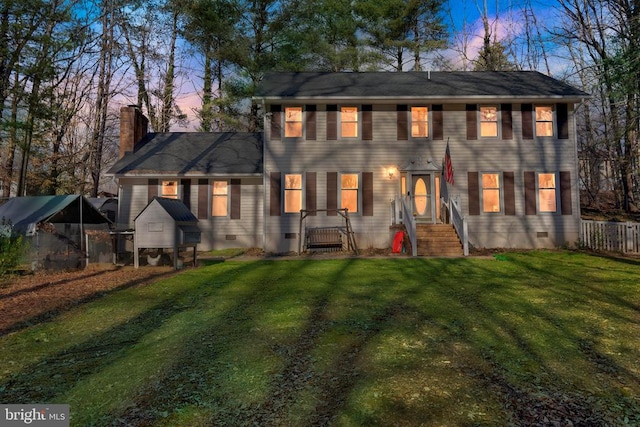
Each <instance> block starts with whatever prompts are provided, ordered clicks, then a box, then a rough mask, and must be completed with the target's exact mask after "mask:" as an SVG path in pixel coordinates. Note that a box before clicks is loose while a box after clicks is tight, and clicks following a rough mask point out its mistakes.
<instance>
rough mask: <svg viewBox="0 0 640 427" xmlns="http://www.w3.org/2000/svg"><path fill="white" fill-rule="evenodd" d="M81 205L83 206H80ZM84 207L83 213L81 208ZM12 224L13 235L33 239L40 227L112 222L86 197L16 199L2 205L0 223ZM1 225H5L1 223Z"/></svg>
mask: <svg viewBox="0 0 640 427" xmlns="http://www.w3.org/2000/svg"><path fill="white" fill-rule="evenodd" d="M81 203H82V205H81ZM81 206H82V209H80V207H81ZM2 220H4V222H5V223H6V222H8V221H10V222H11V225H12V226H13V231H14V232H16V233H19V234H23V235H26V236H33V235H34V234H35V233H36V231H37V225H38V224H39V223H44V222H49V223H54V224H58V223H67V224H107V223H109V222H110V221H109V220H108V219H107V218H106V217H105V216H104V215H102V214H101V213H100V211H98V210H97V209H96V208H95V207H94V206H93V205H92V204H91V203H90V202H89V201H88V200H87V199H86V198H85V197H84V196H78V195H72V196H31V197H14V198H13V199H10V200H9V201H7V202H6V203H4V204H2V205H0V221H2ZM0 224H2V222H0Z"/></svg>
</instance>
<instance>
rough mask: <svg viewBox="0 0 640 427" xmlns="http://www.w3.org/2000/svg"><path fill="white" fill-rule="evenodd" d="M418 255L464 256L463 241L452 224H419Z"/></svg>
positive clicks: (417, 231)
mask: <svg viewBox="0 0 640 427" xmlns="http://www.w3.org/2000/svg"><path fill="white" fill-rule="evenodd" d="M416 235H417V238H418V256H462V255H463V249H462V243H461V242H460V239H459V238H458V235H457V234H456V231H455V229H454V228H453V225H451V224H417V227H416Z"/></svg>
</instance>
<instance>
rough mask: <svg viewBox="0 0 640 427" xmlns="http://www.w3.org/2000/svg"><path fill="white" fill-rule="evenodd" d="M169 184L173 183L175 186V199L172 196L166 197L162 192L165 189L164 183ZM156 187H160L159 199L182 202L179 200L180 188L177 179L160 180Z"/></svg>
mask: <svg viewBox="0 0 640 427" xmlns="http://www.w3.org/2000/svg"><path fill="white" fill-rule="evenodd" d="M169 182H174V183H175V185H176V193H175V197H174V196H173V195H166V194H165V192H164V189H165V183H169ZM158 185H159V186H160V197H163V198H165V199H174V200H182V198H181V195H182V194H181V193H182V192H181V188H180V187H181V186H180V180H179V179H161V180H160V182H159V183H158Z"/></svg>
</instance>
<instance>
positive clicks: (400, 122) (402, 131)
mask: <svg viewBox="0 0 640 427" xmlns="http://www.w3.org/2000/svg"><path fill="white" fill-rule="evenodd" d="M408 109H409V107H408V106H407V105H398V106H397V112H398V119H397V121H396V123H397V128H398V141H406V140H408V139H409V113H408Z"/></svg>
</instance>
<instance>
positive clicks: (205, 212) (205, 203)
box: [198, 179, 209, 219]
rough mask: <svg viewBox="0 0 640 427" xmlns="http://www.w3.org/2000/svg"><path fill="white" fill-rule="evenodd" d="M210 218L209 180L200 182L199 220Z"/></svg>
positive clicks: (200, 180)
mask: <svg viewBox="0 0 640 427" xmlns="http://www.w3.org/2000/svg"><path fill="white" fill-rule="evenodd" d="M208 217H209V180H208V179H199V180H198V219H207V218H208Z"/></svg>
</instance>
